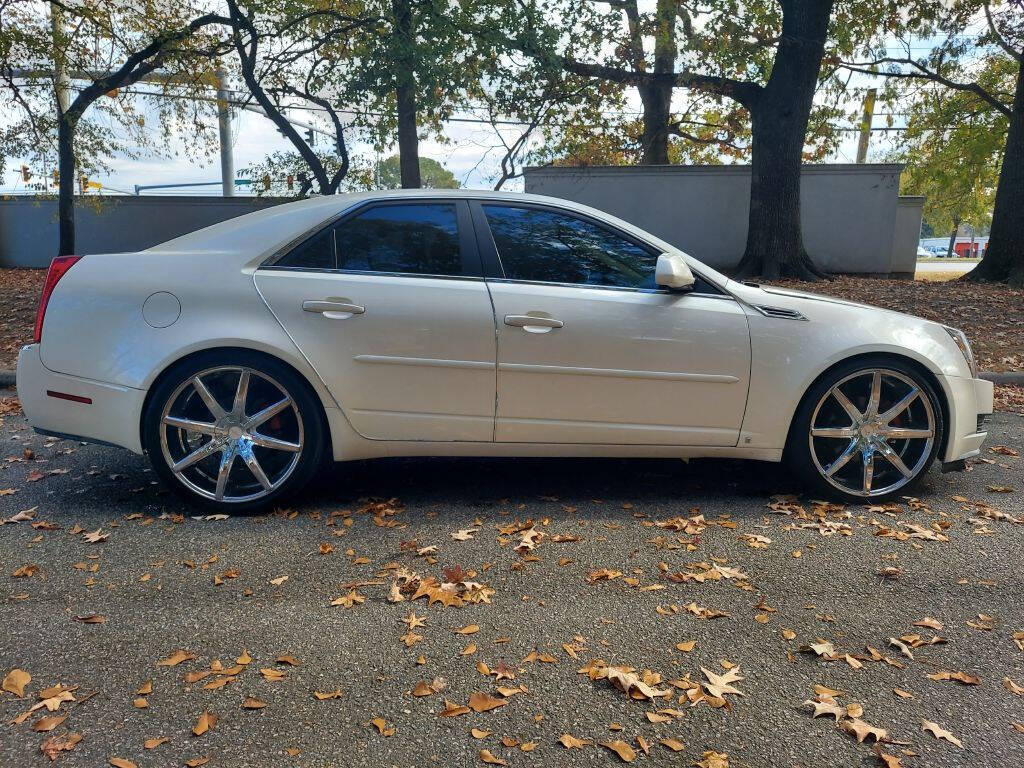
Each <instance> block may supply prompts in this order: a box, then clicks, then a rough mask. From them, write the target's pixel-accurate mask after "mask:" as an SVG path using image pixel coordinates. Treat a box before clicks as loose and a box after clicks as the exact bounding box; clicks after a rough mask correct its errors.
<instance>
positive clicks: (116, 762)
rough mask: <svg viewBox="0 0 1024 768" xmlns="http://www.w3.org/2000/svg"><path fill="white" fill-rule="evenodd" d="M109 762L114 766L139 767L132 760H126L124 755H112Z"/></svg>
mask: <svg viewBox="0 0 1024 768" xmlns="http://www.w3.org/2000/svg"><path fill="white" fill-rule="evenodd" d="M107 762H108V764H110V765H112V766H114V768H138V766H136V765H135V763H133V762H132V761H131V760H125V759H124V758H123V757H112V758H110V759H109V760H108V761H107Z"/></svg>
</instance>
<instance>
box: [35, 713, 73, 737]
mask: <svg viewBox="0 0 1024 768" xmlns="http://www.w3.org/2000/svg"><path fill="white" fill-rule="evenodd" d="M67 719H68V716H67V715H53V716H51V717H43V718H40V719H39V720H36V721H35V723H33V724H32V730H33V731H35V732H36V733H45V732H47V731H52V730H53V729H54V728H56V727H57V726H58V725H60V724H61V723H63V722H64V721H65V720H67Z"/></svg>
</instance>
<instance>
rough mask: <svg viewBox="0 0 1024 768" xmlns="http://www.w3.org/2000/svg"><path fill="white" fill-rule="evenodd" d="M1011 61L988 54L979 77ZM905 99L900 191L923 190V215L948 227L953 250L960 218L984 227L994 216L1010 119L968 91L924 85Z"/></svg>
mask: <svg viewBox="0 0 1024 768" xmlns="http://www.w3.org/2000/svg"><path fill="white" fill-rule="evenodd" d="M1009 63H1010V62H1009V60H1008V58H1007V57H1005V56H1002V57H1000V56H993V57H991V58H989V59H987V60H986V61H985V62H984V64H983V66H984V67H985V68H987V69H989V70H991V71H990V72H989V73H988V74H987V75H986V74H982V75H981V76H980V77H979V79H982V80H988V79H989V78H990V77H995V78H998V77H1000V75H999V71H1001V70H1006V69H1008V66H1007V65H1008V64H1009ZM904 90H906V89H904ZM905 95H907V96H910V94H905ZM903 101H904V103H907V102H908V101H909V104H910V106H909V107H908V110H909V114H908V117H907V129H906V131H904V132H903V134H902V136H901V139H900V144H901V146H900V148H899V151H898V152H897V153H895V154H894V156H893V159H894V160H898V161H901V162H903V163H906V169H905V170H904V172H903V175H902V177H901V179H900V186H901V191H903V192H905V193H906V194H918V195H925V205H924V218H925V221H926V222H927V223H928V225H929V227H930V229H932V230H933V231H937V232H944V233H945V232H948V233H949V249H948V253H949V252H952V249H953V244H954V242H955V240H956V235H957V232H958V231H959V228H960V225H961V224H968V225H970V226H971V227H973V228H974V229H975V230H980V229H982V228H984V227H986V226H988V224H989V223H990V222H991V219H992V204H993V200H994V196H995V188H996V183H997V181H998V178H999V166H1000V161H1001V159H1002V151H1003V146H1004V144H1005V142H1006V129H1007V120H1006V117H1005V115H1003V114H1002V113H1001V112H999V111H998V110H996V109H993V108H992V106H991V105H990V104H989V103H988V102H987V101H985V100H984V99H981V98H979V97H978V96H977V94H975V93H972V92H970V91H958V90H952V89H946V88H943V89H941V90H936V89H934V88H924V89H922V90H921V91H920V92H919V93H917V94H914V95H913V96H912V100H910V99H907V98H904V100H903Z"/></svg>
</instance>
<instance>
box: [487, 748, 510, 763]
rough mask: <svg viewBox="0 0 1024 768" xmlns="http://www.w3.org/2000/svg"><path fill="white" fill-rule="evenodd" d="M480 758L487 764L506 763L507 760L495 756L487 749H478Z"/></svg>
mask: <svg viewBox="0 0 1024 768" xmlns="http://www.w3.org/2000/svg"><path fill="white" fill-rule="evenodd" d="M480 759H481V760H483V761H484V762H485V763H487V764H488V765H508V760H502V759H501V758H500V757H495V756H494V755H492V754H491V750H489V749H481V750H480Z"/></svg>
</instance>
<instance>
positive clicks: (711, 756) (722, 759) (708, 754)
mask: <svg viewBox="0 0 1024 768" xmlns="http://www.w3.org/2000/svg"><path fill="white" fill-rule="evenodd" d="M694 765H696V766H697V768H729V755H727V754H726V753H725V752H715V751H714V750H712V749H709V750H707V751H705V752H704V759H703V760H701V761H699V762H696V763H694Z"/></svg>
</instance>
